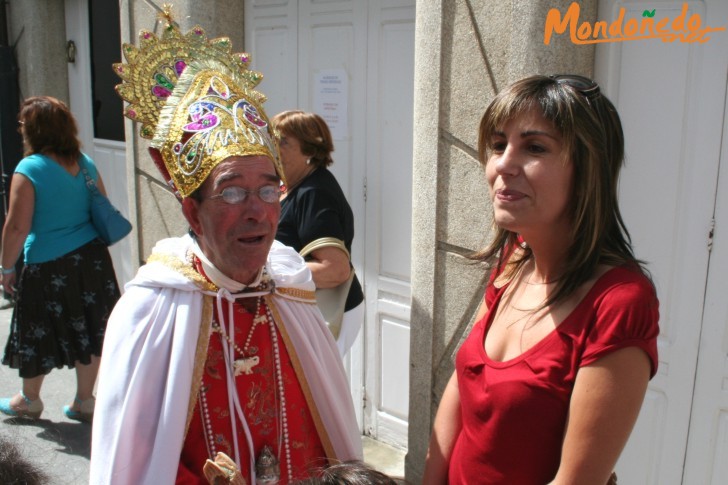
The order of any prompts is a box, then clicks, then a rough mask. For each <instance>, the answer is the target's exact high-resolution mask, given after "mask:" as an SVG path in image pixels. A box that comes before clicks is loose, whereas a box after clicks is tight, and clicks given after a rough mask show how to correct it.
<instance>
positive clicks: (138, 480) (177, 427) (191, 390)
mask: <svg viewBox="0 0 728 485" xmlns="http://www.w3.org/2000/svg"><path fill="white" fill-rule="evenodd" d="M192 244H193V242H192V239H191V238H190V237H189V236H185V237H181V238H172V239H165V240H163V241H160V242H159V243H158V244H157V245H156V246H155V248H154V250H153V252H152V256H151V257H150V262H149V263H148V264H146V265H144V266H143V267H142V268H140V269H139V272H138V273H137V276H136V277H135V278H134V279H133V280H132V281H131V282H129V283H128V284H127V285H126V287H125V293H124V295H123V296H122V297H121V299H120V300H119V302H118V303H117V305H116V307H115V308H114V311H113V312H112V314H111V317H110V318H109V322H108V325H107V329H106V337H105V341H104V348H103V353H102V359H101V367H100V371H99V383H98V389H97V401H96V410H95V415H94V424H93V431H92V448H91V478H90V482H91V483H92V484H104V485H106V484H147V483H149V484H155V485H164V484H171V483H174V480H175V477H176V475H177V468H178V465H179V459H180V453H181V451H182V445H183V442H184V438H185V434H186V429H187V426H188V423H189V416H190V415H191V410H192V407H193V406H194V404H195V402H196V397H197V390H198V389H199V382H200V377H201V368H202V367H201V366H202V364H203V363H204V358H205V356H206V355H207V352H206V349H207V339H208V338H209V328H210V320H211V318H212V310H211V309H212V299H213V297H212V296H209V295H210V292H209V291H208V292H205V291H204V282H201V281H200V280H201V278H200V276H199V274H197V273H196V272H195V271H194V270H193V269H192V267H191V265H190V258H189V254H190V248H191V246H192ZM266 268H267V272H268V274H269V275H270V276H271V277H272V279H273V281H274V283H275V291H274V293H273V294H272V296H270V297H267V301H268V302H270V304H271V306H272V308H271V310H272V312H273V315H274V318H275V320H276V324H277V325H278V328H279V329H280V331H281V334H282V336H283V341H284V343H285V344H286V346H287V350H288V352H289V353H290V355H291V357H292V361H293V362H294V367H296V371H297V373H299V376H301V375H302V376H303V379H301V385H302V387H303V389H304V394H305V395H306V396H307V398H308V399H309V407H310V408H311V414H312V416H313V418H314V422H315V423H316V425H317V429H318V432H319V436H320V437H321V440H322V443H323V445H324V448H325V449H326V451H327V454H328V455H329V456H328V458H330V459H338V460H353V459H358V460H361V459H362V457H363V453H362V444H361V435H360V432H359V429H358V426H357V423H356V418H355V415H354V407H353V404H352V400H351V395H350V392H349V387H348V384H347V380H346V374H345V372H344V369H343V366H342V361H341V358H340V357H339V352H338V350H337V348H336V344H335V342H334V340H333V337H332V336H331V334H330V332H329V331H328V329H327V328H326V323H325V322H324V320H323V318H322V316H321V313H320V312H319V310H318V307H317V306H316V305H315V297H314V296H313V295H314V293H313V292H314V290H315V285H314V283H313V281H312V279H311V273H310V271H309V270H308V268H307V267H306V265H305V263H304V262H303V259H302V258H301V257H300V256H299V255H298V253H296V252H295V251H294V250H293V249H291V248H288V247H287V246H283V245H282V244H280V243H278V242H274V244H273V247H272V248H271V251H270V254H269V256H268V262H267V264H266ZM208 284H209V283H208ZM201 330H202V332H201ZM198 346H199V348H198ZM299 379H300V377H299Z"/></svg>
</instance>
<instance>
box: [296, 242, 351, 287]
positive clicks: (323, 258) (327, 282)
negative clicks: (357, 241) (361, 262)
mask: <svg viewBox="0 0 728 485" xmlns="http://www.w3.org/2000/svg"><path fill="white" fill-rule="evenodd" d="M306 264H307V265H308V268H309V269H310V270H311V274H312V275H313V282H314V283H316V288H334V287H336V286H339V285H340V284H341V283H343V282H344V281H346V280H347V279H348V278H349V274H350V271H351V266H350V265H349V256H348V255H347V254H346V253H345V252H344V251H342V250H341V249H339V248H337V247H334V246H326V247H323V248H320V249H317V250H315V251H313V252H312V253H311V260H309V261H307V262H306Z"/></svg>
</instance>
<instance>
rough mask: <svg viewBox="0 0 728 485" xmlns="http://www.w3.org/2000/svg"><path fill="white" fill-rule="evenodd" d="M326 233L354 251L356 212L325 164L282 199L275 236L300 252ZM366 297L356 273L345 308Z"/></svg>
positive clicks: (354, 305)
mask: <svg viewBox="0 0 728 485" xmlns="http://www.w3.org/2000/svg"><path fill="white" fill-rule="evenodd" d="M324 237H334V238H336V239H340V240H342V241H344V245H345V246H346V249H347V250H348V251H349V253H350V254H351V243H352V241H353V240H354V213H353V212H352V211H351V207H350V206H349V203H348V202H347V201H346V196H344V192H343V191H342V190H341V186H340V185H339V183H338V182H337V181H336V178H335V177H334V175H333V174H332V173H331V172H329V171H328V170H327V169H326V168H323V167H320V168H317V169H316V170H314V171H313V172H312V173H311V174H310V175H309V176H308V177H306V178H305V179H304V180H303V181H302V182H301V183H300V184H299V185H298V186H296V187H294V188H293V190H291V191H290V192H289V193H288V195H287V196H286V198H285V199H283V201H282V202H281V217H280V220H279V222H278V232H277V233H276V239H277V240H278V241H280V242H282V243H283V244H285V245H286V246H291V247H292V248H293V249H295V250H296V251H298V252H300V251H301V249H303V248H304V247H305V246H306V245H307V244H309V243H310V242H312V241H315V240H317V239H321V238H324ZM362 301H364V294H363V293H362V289H361V284H360V283H359V280H358V279H357V277H356V275H355V276H354V280H353V281H352V282H351V289H350V290H349V296H348V297H347V300H346V306H345V308H346V310H347V311H348V310H351V309H352V308H354V307H356V306H357V305H359V304H360V303H361V302H362Z"/></svg>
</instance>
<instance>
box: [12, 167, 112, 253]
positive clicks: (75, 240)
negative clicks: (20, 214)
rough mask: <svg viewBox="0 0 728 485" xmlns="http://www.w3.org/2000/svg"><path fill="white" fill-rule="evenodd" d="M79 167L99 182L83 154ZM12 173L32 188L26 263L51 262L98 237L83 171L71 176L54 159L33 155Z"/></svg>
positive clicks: (94, 170) (93, 168) (96, 173)
mask: <svg viewBox="0 0 728 485" xmlns="http://www.w3.org/2000/svg"><path fill="white" fill-rule="evenodd" d="M79 165H80V166H81V168H82V169H83V168H84V167H86V169H87V170H88V173H89V176H91V178H93V179H94V181H96V180H98V172H97V171H96V166H95V165H94V163H93V161H92V160H91V159H90V158H89V157H88V156H86V155H85V154H83V153H82V154H81V158H80V159H79ZM15 173H19V174H22V175H24V176H25V177H26V178H27V179H28V180H30V182H31V183H32V184H33V188H34V189H35V207H34V209H33V222H32V225H31V228H30V233H29V234H28V237H27V238H26V239H25V247H24V249H25V251H24V254H25V264H33V263H44V262H46V261H51V260H53V259H56V258H58V257H60V256H63V255H64V254H67V253H69V252H71V251H73V250H74V249H78V248H80V247H81V246H83V245H84V244H86V243H88V242H89V241H92V240H93V239H95V238H96V237H98V233H97V232H96V229H95V228H94V226H93V224H92V223H91V196H90V194H89V191H88V188H87V187H86V177H85V176H84V174H83V171H82V170H79V172H78V174H77V175H76V176H75V177H74V176H72V175H71V174H70V173H68V172H67V171H66V170H65V169H64V168H63V167H62V166H61V165H60V164H58V163H57V162H56V161H54V160H53V159H51V158H48V157H46V156H45V155H41V154H34V155H30V156H28V157H25V158H24V159H22V160H21V161H20V163H18V166H17V167H16V168H15Z"/></svg>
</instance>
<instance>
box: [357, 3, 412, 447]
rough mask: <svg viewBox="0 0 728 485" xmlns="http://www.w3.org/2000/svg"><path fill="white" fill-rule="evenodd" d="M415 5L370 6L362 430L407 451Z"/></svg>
mask: <svg viewBox="0 0 728 485" xmlns="http://www.w3.org/2000/svg"><path fill="white" fill-rule="evenodd" d="M414 18H415V8H414V2H406V1H399V2H394V1H390V2H370V5H369V36H368V51H369V58H368V61H369V62H368V66H369V67H368V72H367V76H368V82H367V87H368V92H367V99H368V100H369V102H368V110H369V114H368V116H367V133H368V136H367V140H368V156H367V237H366V261H367V276H368V279H367V281H366V290H367V291H366V296H367V326H366V329H367V334H366V337H367V338H366V354H367V359H366V363H367V369H366V373H365V374H366V389H367V404H370V405H369V406H368V407H367V409H366V410H365V429H366V431H367V433H369V434H371V435H372V436H374V437H377V438H378V439H379V440H381V441H385V442H387V443H390V444H393V445H395V446H398V447H401V448H406V447H407V419H408V412H409V407H408V401H409V392H408V389H409V367H410V366H409V341H410V321H409V315H410V296H411V287H410V262H411V241H412V230H411V225H412V222H411V221H412V182H411V181H412V131H413V106H414V88H413V85H414V54H415V51H414V38H415V34H414V29H415V23H414Z"/></svg>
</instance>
